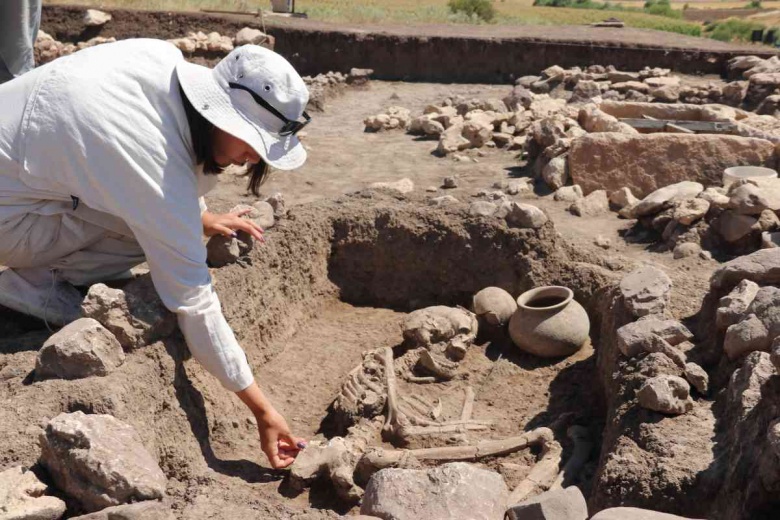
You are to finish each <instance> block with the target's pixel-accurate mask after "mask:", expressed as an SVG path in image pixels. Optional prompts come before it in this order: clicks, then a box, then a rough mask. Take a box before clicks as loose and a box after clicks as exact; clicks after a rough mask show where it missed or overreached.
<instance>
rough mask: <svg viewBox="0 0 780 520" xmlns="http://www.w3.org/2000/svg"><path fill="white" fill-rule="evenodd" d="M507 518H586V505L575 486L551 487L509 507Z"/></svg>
mask: <svg viewBox="0 0 780 520" xmlns="http://www.w3.org/2000/svg"><path fill="white" fill-rule="evenodd" d="M505 518H506V519H507V520H587V518H588V505H587V504H586V503H585V497H584V496H583V495H582V491H580V490H579V488H577V487H575V486H571V487H568V488H566V489H553V490H550V491H547V492H545V493H542V494H541V495H538V496H535V497H533V498H531V499H530V500H526V501H524V502H521V503H520V504H517V505H514V506H512V507H510V508H509V509H508V510H507V512H506V517H505Z"/></svg>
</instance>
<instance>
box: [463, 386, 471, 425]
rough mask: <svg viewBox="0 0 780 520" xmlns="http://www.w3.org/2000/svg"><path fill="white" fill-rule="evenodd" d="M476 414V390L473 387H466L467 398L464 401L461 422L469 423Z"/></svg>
mask: <svg viewBox="0 0 780 520" xmlns="http://www.w3.org/2000/svg"><path fill="white" fill-rule="evenodd" d="M473 412H474V389H473V388H471V386H467V387H466V396H465V398H464V400H463V411H462V412H461V413H460V420H461V421H468V420H469V419H471V414H472V413H473Z"/></svg>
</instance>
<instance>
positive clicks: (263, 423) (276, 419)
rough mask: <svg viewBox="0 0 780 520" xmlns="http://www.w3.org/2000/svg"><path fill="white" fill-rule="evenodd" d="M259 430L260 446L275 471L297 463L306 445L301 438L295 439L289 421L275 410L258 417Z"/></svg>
mask: <svg viewBox="0 0 780 520" xmlns="http://www.w3.org/2000/svg"><path fill="white" fill-rule="evenodd" d="M257 429H258V431H259V432H260V446H261V447H262V449H263V453H265V456H266V457H268V462H270V463H271V467H272V468H275V469H279V468H286V467H287V466H289V465H290V464H292V463H293V462H294V461H295V457H296V456H297V455H298V452H299V451H300V450H301V448H300V447H299V446H302V445H305V441H304V440H303V439H302V438H300V437H293V435H292V433H291V432H290V427H289V426H287V421H285V420H284V417H282V416H281V415H280V414H279V413H278V412H277V411H276V410H274V409H273V408H272V409H270V410H268V411H266V412H264V413H262V414H258V415H257Z"/></svg>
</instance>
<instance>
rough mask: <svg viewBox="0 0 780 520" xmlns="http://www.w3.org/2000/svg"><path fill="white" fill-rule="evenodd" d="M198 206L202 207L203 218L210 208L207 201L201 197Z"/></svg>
mask: <svg viewBox="0 0 780 520" xmlns="http://www.w3.org/2000/svg"><path fill="white" fill-rule="evenodd" d="M198 205H199V206H200V215H201V216H203V214H204V213H206V212H207V211H208V210H209V207H208V206H207V205H206V199H205V198H203V197H200V198H199V199H198Z"/></svg>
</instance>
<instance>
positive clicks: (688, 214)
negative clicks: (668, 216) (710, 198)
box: [672, 198, 710, 226]
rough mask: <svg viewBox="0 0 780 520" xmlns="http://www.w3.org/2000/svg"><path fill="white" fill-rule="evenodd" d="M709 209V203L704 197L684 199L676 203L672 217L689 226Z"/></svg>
mask: <svg viewBox="0 0 780 520" xmlns="http://www.w3.org/2000/svg"><path fill="white" fill-rule="evenodd" d="M709 210H710V203H709V202H707V201H706V200H704V199H701V198H696V199H685V200H681V201H679V202H678V203H677V204H676V206H675V208H674V213H673V214H672V218H673V219H674V220H675V221H677V222H679V223H680V224H682V225H684V226H690V225H691V224H693V223H694V222H696V221H697V220H699V219H701V218H703V217H704V215H706V214H707V212H708V211H709Z"/></svg>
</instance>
